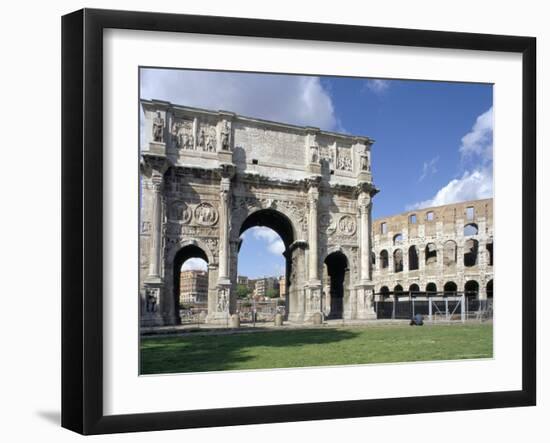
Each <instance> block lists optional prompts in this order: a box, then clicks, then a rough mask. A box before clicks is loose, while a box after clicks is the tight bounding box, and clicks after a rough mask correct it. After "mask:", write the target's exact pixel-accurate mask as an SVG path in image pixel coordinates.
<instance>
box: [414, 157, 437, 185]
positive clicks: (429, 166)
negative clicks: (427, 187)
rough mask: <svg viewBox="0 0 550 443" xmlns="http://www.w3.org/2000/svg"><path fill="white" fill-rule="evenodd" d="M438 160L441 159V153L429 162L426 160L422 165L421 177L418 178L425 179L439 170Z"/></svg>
mask: <svg viewBox="0 0 550 443" xmlns="http://www.w3.org/2000/svg"><path fill="white" fill-rule="evenodd" d="M438 161H439V155H438V156H436V157H434V158H432V159H431V160H429V161H427V162H424V165H423V167H422V175H420V178H419V179H418V181H419V182H421V181H422V180H424V179H425V178H426V177H427V176H428V175H432V174H435V173H436V172H437V167H436V164H437V162H438Z"/></svg>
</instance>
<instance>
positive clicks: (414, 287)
mask: <svg viewBox="0 0 550 443" xmlns="http://www.w3.org/2000/svg"><path fill="white" fill-rule="evenodd" d="M419 293H420V287H419V286H418V285H417V284H416V283H413V284H412V285H410V286H409V294H410V295H411V297H416V296H417V295H419Z"/></svg>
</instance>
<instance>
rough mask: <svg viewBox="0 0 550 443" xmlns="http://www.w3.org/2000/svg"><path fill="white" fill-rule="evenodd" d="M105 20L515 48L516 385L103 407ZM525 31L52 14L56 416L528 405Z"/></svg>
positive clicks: (248, 417)
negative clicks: (58, 271) (55, 54)
mask: <svg viewBox="0 0 550 443" xmlns="http://www.w3.org/2000/svg"><path fill="white" fill-rule="evenodd" d="M108 28H117V29H131V30H147V31H170V32H180V33H181V32H185V33H199V34H217V35H227V36H249V37H268V38H280V39H301V40H316V41H332V42H352V43H369V44H377V45H398V46H411V47H413V46H416V47H424V48H447V49H450V48H454V49H469V50H479V51H502V52H510V53H519V54H521V55H522V69H523V79H522V82H523V84H522V88H523V97H522V101H523V103H522V106H523V109H522V111H523V112H522V130H523V135H522V143H523V145H522V159H523V164H522V169H521V170H522V193H523V202H522V221H523V227H522V229H523V232H522V241H523V246H522V252H523V258H522V260H523V261H522V291H523V293H522V295H521V305H522V388H521V390H517V391H505V392H478V393H472V394H457V395H436V396H421V397H405V398H392V399H374V400H356V401H336V402H323V403H307V404H279V405H266V406H260V407H237V408H223V409H208V410H190V411H176V412H160V413H142V414H131V415H110V416H106V415H104V413H103V407H102V405H103V375H102V374H103V342H102V340H103V338H102V325H103V319H102V315H103V314H102V312H103V304H102V284H103V278H102V266H103V255H102V254H103V247H102V245H103V236H102V235H103V230H102V223H103V210H102V205H103V201H102V195H103V182H102V177H103V170H102V168H103V166H102V165H103V150H102V149H103V148H102V137H103V123H102V120H103V112H102V109H103V98H102V97H103V87H102V85H103V79H102V76H103V31H104V30H105V29H108ZM535 117H536V39H535V38H532V37H516V36H503V35H484V34H471V33H456V32H440V31H423V30H412V29H391V28H378V27H367V26H349V25H340V24H320V23H302V22H288V21H275V20H257V19H244V18H234V17H211V16H197V15H179V14H164V13H150V12H128V11H110V10H96V9H83V10H80V11H76V12H73V13H71V14H68V15H65V16H64V17H63V18H62V426H63V427H65V428H68V429H71V430H73V431H76V432H79V433H82V434H105V433H116V432H133V431H152V430H164V429H179V428H195V427H212V426H229V425H240V424H256V423H274V422H290V421H303V420H320V419H334V418H351V417H364V416H379V415H392V414H413V413H425V412H438V411H458V410H467V409H486V408H502V407H516V406H532V405H535V404H536V312H535V309H536V297H535V294H536V118H535Z"/></svg>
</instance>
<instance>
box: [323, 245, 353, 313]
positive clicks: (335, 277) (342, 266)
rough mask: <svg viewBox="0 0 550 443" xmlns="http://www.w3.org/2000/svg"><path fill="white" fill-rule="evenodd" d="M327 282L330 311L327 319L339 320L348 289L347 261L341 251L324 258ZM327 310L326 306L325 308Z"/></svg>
mask: <svg viewBox="0 0 550 443" xmlns="http://www.w3.org/2000/svg"><path fill="white" fill-rule="evenodd" d="M325 265H326V270H327V275H328V280H329V285H328V286H329V295H330V297H329V299H330V310H328V309H327V310H328V311H329V313H328V315H327V318H328V319H341V318H342V317H343V314H344V298H345V294H346V291H347V290H348V288H349V278H350V276H349V264H348V259H347V257H346V256H345V255H344V253H343V252H341V251H336V252H333V253H331V254H329V255H327V258H325ZM327 308H328V306H327Z"/></svg>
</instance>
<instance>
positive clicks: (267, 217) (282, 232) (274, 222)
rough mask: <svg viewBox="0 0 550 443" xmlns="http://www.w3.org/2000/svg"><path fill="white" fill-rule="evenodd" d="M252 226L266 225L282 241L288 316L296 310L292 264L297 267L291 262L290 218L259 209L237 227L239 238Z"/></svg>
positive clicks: (291, 233) (269, 210)
mask: <svg viewBox="0 0 550 443" xmlns="http://www.w3.org/2000/svg"><path fill="white" fill-rule="evenodd" d="M254 227H266V228H269V229H271V230H273V231H274V232H276V233H277V234H278V235H279V237H280V238H281V240H282V241H283V243H284V251H283V253H282V255H283V256H284V259H285V273H284V277H285V290H284V293H285V317H286V318H288V315H289V313H290V312H292V311H296V310H297V306H296V303H297V302H298V301H297V300H296V297H295V296H294V292H295V288H296V269H294V270H293V266H294V267H297V265H296V263H295V264H294V265H293V262H294V261H295V260H293V256H294V255H295V254H296V252H295V250H294V249H293V244H294V241H295V235H294V232H295V231H294V227H293V225H292V222H291V221H290V219H289V218H288V217H287V216H286V215H285V214H283V213H281V212H279V211H277V210H276V209H271V208H269V209H260V210H258V211H255V212H253V213H251V214H249V215H248V216H247V217H246V219H245V220H244V221H243V223H242V224H241V226H240V228H239V238H241V240H242V238H243V237H242V235H243V234H244V233H245V231H247V230H248V229H250V228H254ZM241 246H242V241H240V242H239V244H238V248H237V251H236V263H235V264H236V266H235V272H236V269H237V268H238V253H239V251H240V249H241ZM236 278H237V275H236V274H235V276H234V279H235V280H236Z"/></svg>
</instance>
